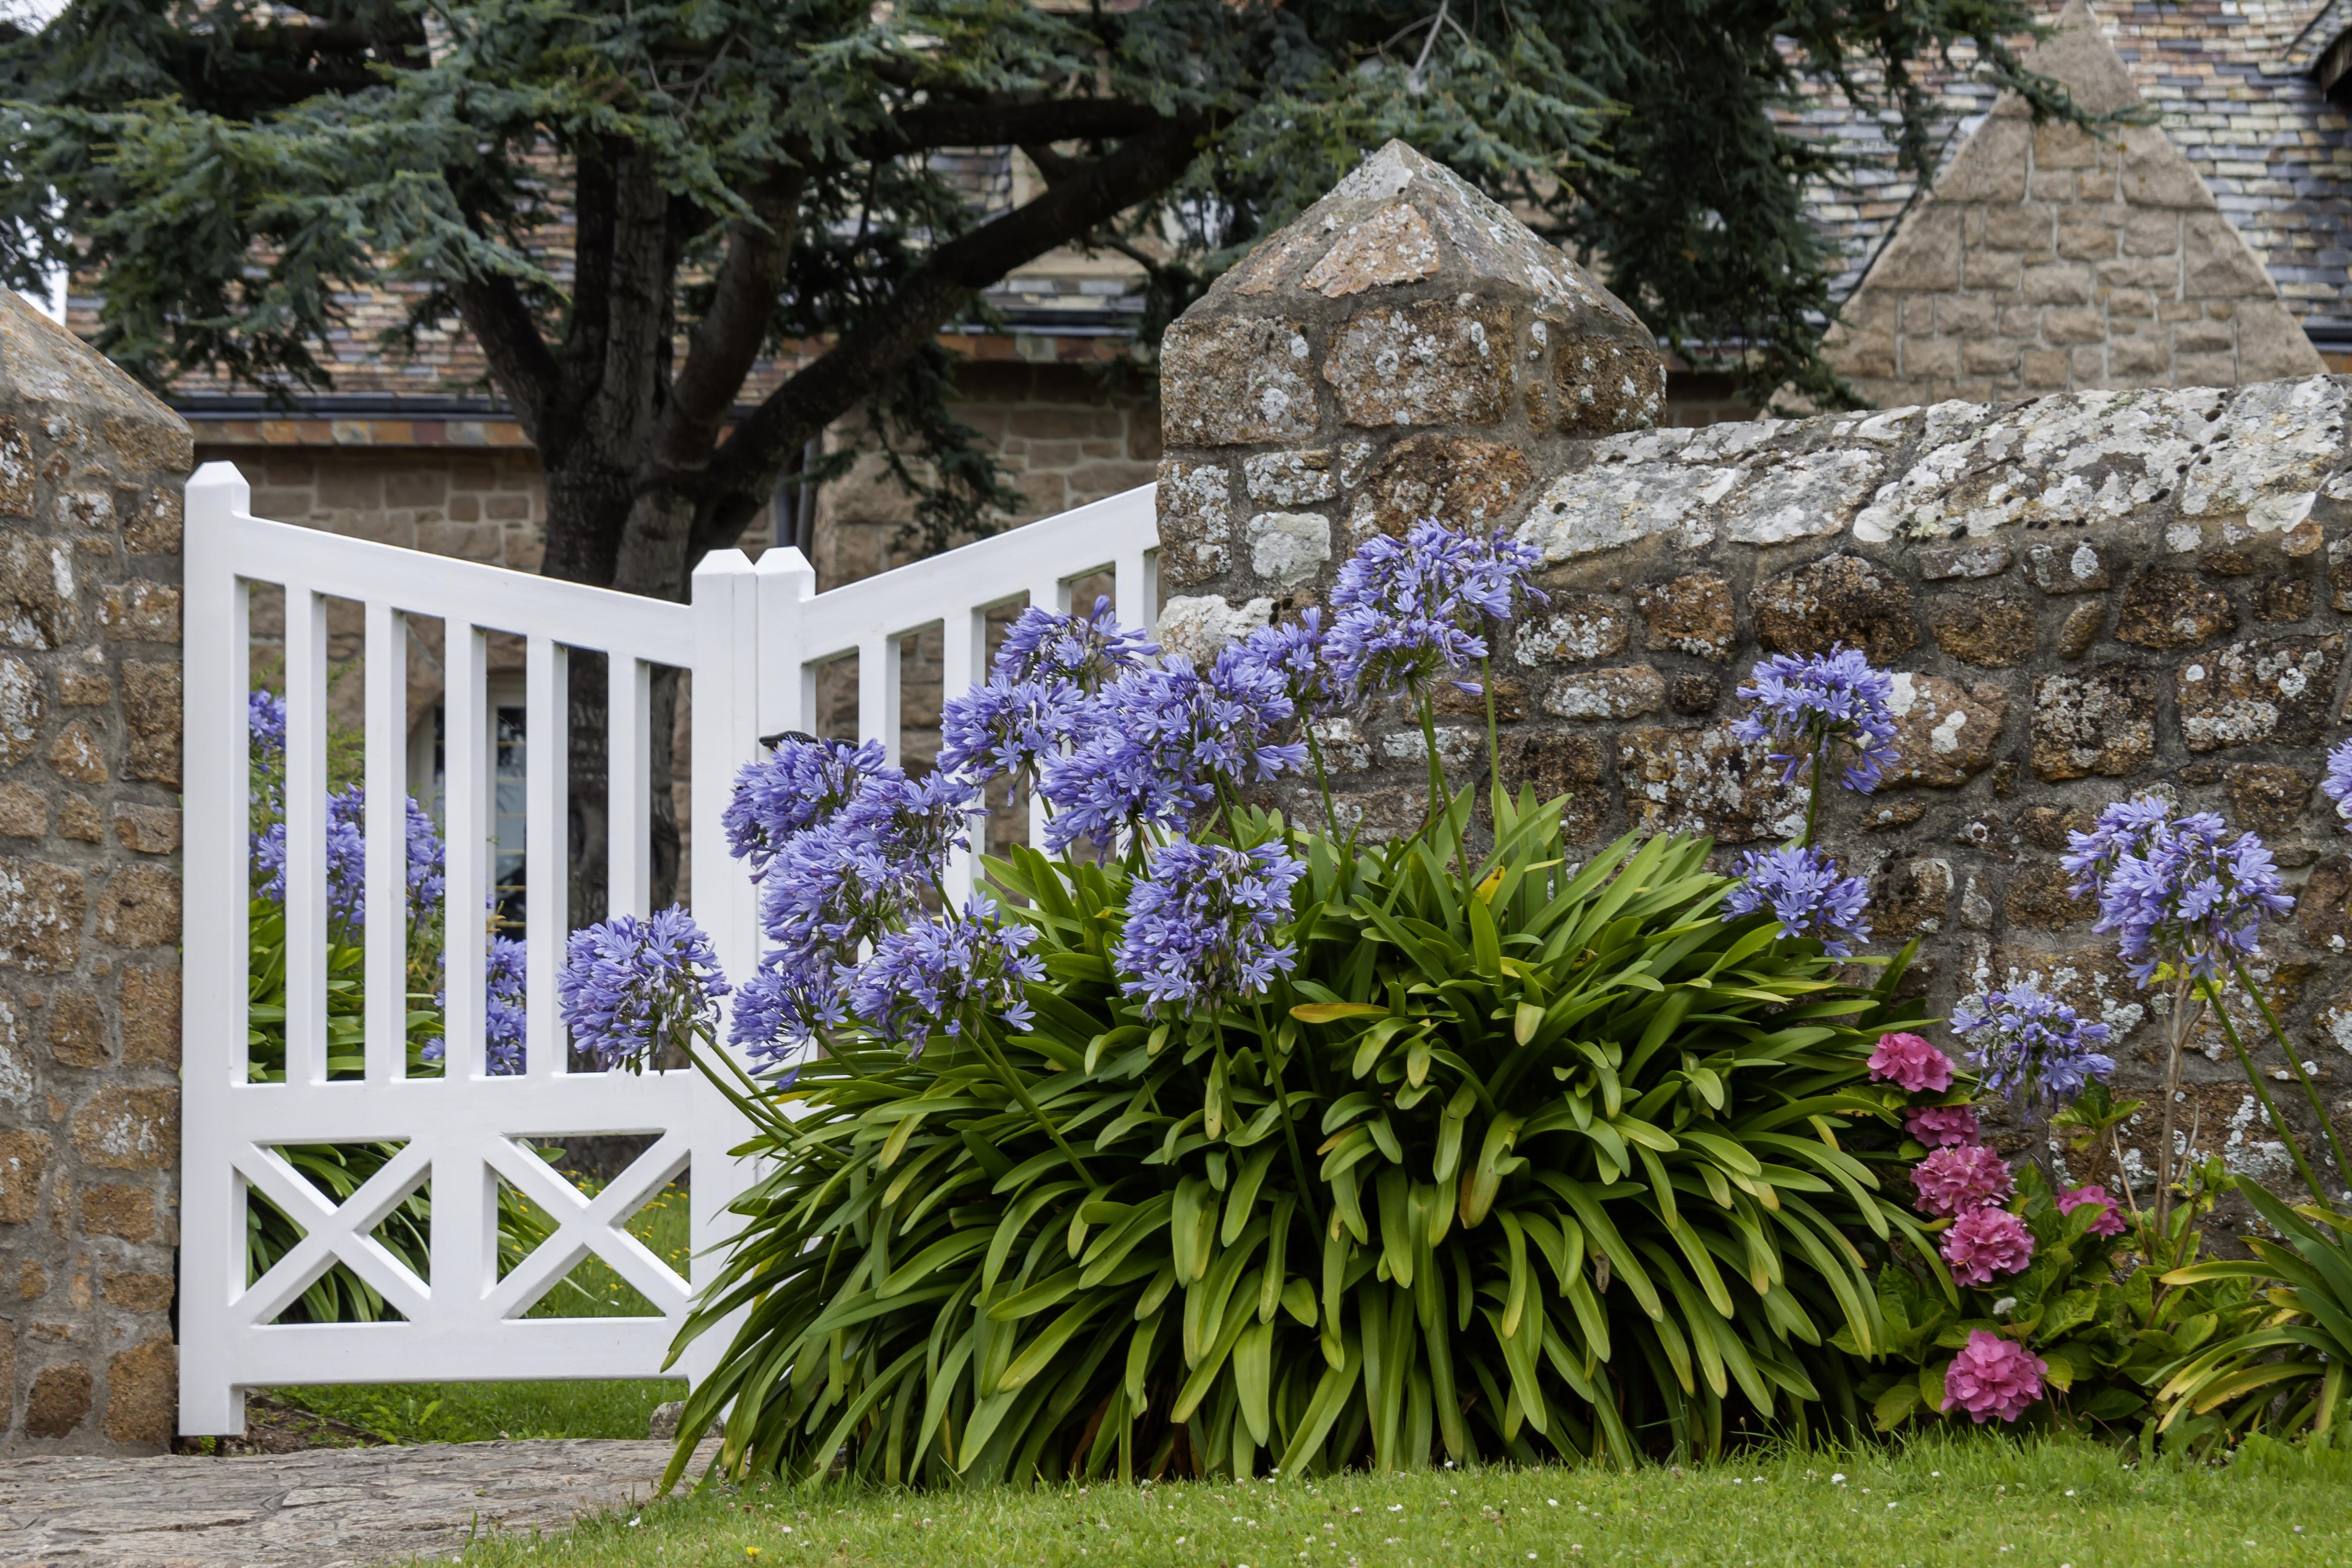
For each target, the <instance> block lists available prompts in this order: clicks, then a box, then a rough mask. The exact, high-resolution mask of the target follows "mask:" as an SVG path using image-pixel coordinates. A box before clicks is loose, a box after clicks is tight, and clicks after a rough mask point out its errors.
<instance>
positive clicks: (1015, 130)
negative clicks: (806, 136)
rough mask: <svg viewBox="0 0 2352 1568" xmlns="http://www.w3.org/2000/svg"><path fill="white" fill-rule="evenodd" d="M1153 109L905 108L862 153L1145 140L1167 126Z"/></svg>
mask: <svg viewBox="0 0 2352 1568" xmlns="http://www.w3.org/2000/svg"><path fill="white" fill-rule="evenodd" d="M1161 122H1162V121H1161V120H1160V115H1159V113H1158V112H1157V111H1156V110H1153V109H1152V108H1151V107H1150V105H1149V104H1143V103H1129V102H1127V101H1126V100H1122V99H1116V98H1076V99H1064V100H1045V101H1042V102H1039V101H1029V102H1016V103H993V102H988V101H984V100H983V101H976V102H965V101H959V100H946V101H940V100H933V101H931V102H929V103H920V104H917V105H915V106H913V107H912V108H908V109H902V110H899V111H898V113H897V114H895V115H893V116H891V118H890V122H889V124H887V126H884V127H883V128H881V129H880V130H878V131H877V132H874V134H873V135H871V136H869V137H867V138H866V140H865V142H863V143H862V144H861V146H860V148H859V151H860V153H862V154H863V155H864V156H866V157H869V158H887V157H889V156H890V155H892V154H893V153H916V152H922V151H925V150H927V149H929V148H934V147H1008V146H1013V145H1016V144H1019V143H1022V142H1099V141H1107V140H1115V139H1117V138H1118V137H1122V136H1139V135H1141V134H1143V133H1145V132H1149V131H1150V130H1152V129H1153V128H1154V127H1156V126H1158V125H1160V123H1161Z"/></svg>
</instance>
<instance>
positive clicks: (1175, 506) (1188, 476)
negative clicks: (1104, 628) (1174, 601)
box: [1156, 458, 1234, 588]
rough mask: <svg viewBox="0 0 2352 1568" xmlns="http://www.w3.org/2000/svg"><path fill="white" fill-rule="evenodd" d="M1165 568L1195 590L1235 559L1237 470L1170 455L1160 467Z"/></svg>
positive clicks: (1175, 582)
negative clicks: (1193, 461) (1189, 461)
mask: <svg viewBox="0 0 2352 1568" xmlns="http://www.w3.org/2000/svg"><path fill="white" fill-rule="evenodd" d="M1156 493H1157V495H1158V500H1159V511H1160V574H1161V576H1162V577H1163V578H1165V580H1166V581H1167V584H1168V585H1169V586H1171V587H1174V588H1190V587H1192V586H1193V585H1195V584H1200V583H1205V582H1207V581H1208V580H1209V579H1210V578H1212V577H1214V576H1217V575H1219V574H1222V573H1223V572H1224V571H1225V570H1226V569H1227V568H1228V567H1230V566H1231V565H1232V563H1233V560H1232V554H1233V550H1232V547H1233V534H1234V502H1233V474H1232V471H1231V470H1230V469H1228V468H1225V467H1224V466H1223V464H1219V463H1188V462H1185V461H1183V460H1182V459H1181V458H1168V459H1166V460H1164V461H1163V462H1161V463H1160V474H1159V489H1158V491H1157V492H1156Z"/></svg>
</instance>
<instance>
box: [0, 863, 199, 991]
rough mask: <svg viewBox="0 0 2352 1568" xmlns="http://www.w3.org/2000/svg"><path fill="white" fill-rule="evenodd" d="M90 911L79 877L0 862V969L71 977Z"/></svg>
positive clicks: (40, 866) (64, 871)
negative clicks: (5, 968) (85, 918)
mask: <svg viewBox="0 0 2352 1568" xmlns="http://www.w3.org/2000/svg"><path fill="white" fill-rule="evenodd" d="M88 911H89V894H88V892H87V891H86V890H85V889H84V888H83V886H82V879H81V873H80V872H79V871H76V870H73V869H71V868H68V867H64V866H53V865H50V864H48V863H47V862H46V861H41V860H19V859H14V858H5V857H0V965H5V964H14V965H16V967H17V968H20V969H22V970H24V971H26V973H32V974H63V973H70V972H71V971H72V970H73V968H74V966H75V965H76V964H77V963H79V962H80V961H81V923H82V917H83V916H84V915H85V914H86V913H87V912H88ZM177 935H178V933H177V932H176V931H174V932H173V940H177Z"/></svg>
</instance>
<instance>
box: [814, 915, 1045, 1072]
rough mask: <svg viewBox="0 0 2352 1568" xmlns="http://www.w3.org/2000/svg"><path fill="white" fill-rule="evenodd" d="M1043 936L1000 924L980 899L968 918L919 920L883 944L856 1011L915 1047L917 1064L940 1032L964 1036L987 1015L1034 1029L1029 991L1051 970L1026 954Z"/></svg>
mask: <svg viewBox="0 0 2352 1568" xmlns="http://www.w3.org/2000/svg"><path fill="white" fill-rule="evenodd" d="M1036 935H1037V933H1036V932H1035V931H1033V930H1031V929H1030V928H1029V927H1027V926H1024V925H1008V924H1006V923H1004V922H1003V921H999V920H997V919H996V918H995V916H994V915H993V914H992V912H991V911H990V910H989V908H988V905H987V903H986V902H985V901H984V900H982V899H981V898H980V897H979V896H978V895H977V894H975V895H973V897H972V899H971V901H970V902H968V903H967V904H966V905H965V906H964V910H963V915H962V917H961V919H958V920H946V921H929V920H926V921H915V922H914V923H913V924H911V925H908V926H907V927H906V928H905V929H904V930H901V931H892V932H890V933H889V934H888V935H887V936H885V937H884V938H883V939H882V940H881V941H880V942H877V943H876V944H875V947H874V956H873V957H871V958H869V959H867V960H866V962H865V963H863V964H861V965H859V966H858V969H857V976H856V980H855V981H854V982H853V983H852V984H851V986H850V993H849V1005H850V1009H851V1010H852V1011H853V1012H855V1013H856V1015H857V1016H858V1017H859V1018H861V1019H863V1020H864V1021H865V1022H866V1024H867V1025H868V1026H870V1027H872V1028H873V1030H874V1031H875V1032H876V1033H877V1034H878V1035H881V1036H882V1037H885V1038H886V1039H891V1040H899V1041H904V1042H908V1046H909V1049H908V1055H909V1056H910V1057H917V1056H920V1055H921V1054H922V1050H923V1045H924V1042H925V1041H927V1040H928V1039H929V1037H931V1036H932V1035H933V1034H934V1033H938V1034H944V1035H948V1036H951V1037H952V1036H960V1035H961V1034H962V1033H963V1027H964V1025H965V1023H966V1022H967V1021H968V1020H969V1019H971V1018H973V1017H976V1016H979V1015H981V1014H992V1015H994V1016H996V1017H998V1018H1001V1019H1003V1021H1004V1023H1005V1024H1006V1025H1008V1026H1011V1027H1013V1028H1014V1029H1026V1028H1027V1027H1028V1026H1029V1025H1030V1022H1031V1014H1030V1011H1029V1002H1028V996H1027V993H1026V990H1025V987H1026V986H1027V985H1028V984H1030V983H1031V982H1033V981H1037V980H1043V979H1044V978H1045V964H1044V963H1041V962H1040V961H1039V960H1037V959H1036V958H1034V957H1032V956H1031V955H1030V954H1028V953H1027V952H1023V951H1022V950H1023V949H1024V948H1025V947H1027V946H1028V945H1029V943H1030V942H1033V941H1034V940H1035V938H1036Z"/></svg>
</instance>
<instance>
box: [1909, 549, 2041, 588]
mask: <svg viewBox="0 0 2352 1568" xmlns="http://www.w3.org/2000/svg"><path fill="white" fill-rule="evenodd" d="M2015 560H2016V557H2015V556H2013V555H2011V553H2010V550H2009V546H2008V545H2006V544H1977V543H1969V544H1923V545H1921V546H1920V547H1919V552H1918V555H1917V556H1916V562H1917V564H1918V567H1919V575H1920V576H1921V577H1922V578H1923V579H1925V580H1926V581H1927V582H1930V583H1941V582H1945V581H1948V579H1951V578H1954V577H1998V576H2000V574H2002V573H2004V572H2006V571H2008V570H2009V568H2010V566H2011V563H2013V562H2014V561H2015Z"/></svg>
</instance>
